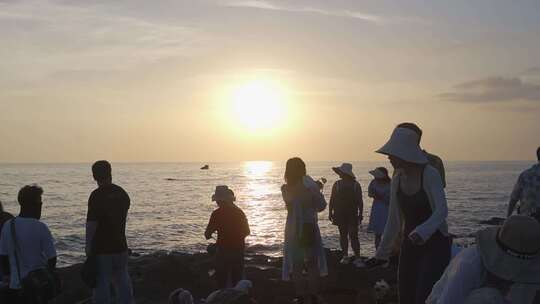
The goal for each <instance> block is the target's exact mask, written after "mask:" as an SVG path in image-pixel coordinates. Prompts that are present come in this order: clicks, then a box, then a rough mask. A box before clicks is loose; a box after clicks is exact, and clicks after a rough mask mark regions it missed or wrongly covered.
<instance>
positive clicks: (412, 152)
mask: <svg viewBox="0 0 540 304" xmlns="http://www.w3.org/2000/svg"><path fill="white" fill-rule="evenodd" d="M418 140H419V137H418V134H416V132H414V131H413V130H410V129H406V128H395V129H394V131H393V132H392V136H390V139H389V140H388V142H387V143H386V144H385V145H384V146H382V147H381V148H380V149H379V150H377V151H375V152H377V153H381V154H385V155H391V156H395V157H398V158H400V159H402V160H404V161H407V162H410V163H415V164H427V163H428V159H427V157H426V154H425V153H424V152H423V151H422V149H420V146H419V145H418Z"/></svg>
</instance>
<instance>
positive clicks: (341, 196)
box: [328, 163, 364, 267]
mask: <svg viewBox="0 0 540 304" xmlns="http://www.w3.org/2000/svg"><path fill="white" fill-rule="evenodd" d="M332 169H333V170H334V172H336V174H337V175H339V177H340V180H338V181H336V182H335V183H334V185H333V187H332V194H331V195H330V204H329V205H328V216H329V219H330V221H331V222H332V223H333V224H334V225H336V226H338V229H339V243H340V246H341V252H342V254H343V257H342V259H341V263H342V264H348V263H349V239H350V240H351V247H352V249H353V252H354V259H353V263H354V264H355V266H357V267H363V266H364V263H363V262H362V260H361V259H360V241H359V240H358V226H359V225H360V224H361V223H362V220H363V210H364V201H363V199H362V187H361V186H360V184H359V183H358V182H357V181H356V176H355V175H354V173H353V171H352V165H351V164H349V163H344V164H342V165H341V166H340V167H334V168H332Z"/></svg>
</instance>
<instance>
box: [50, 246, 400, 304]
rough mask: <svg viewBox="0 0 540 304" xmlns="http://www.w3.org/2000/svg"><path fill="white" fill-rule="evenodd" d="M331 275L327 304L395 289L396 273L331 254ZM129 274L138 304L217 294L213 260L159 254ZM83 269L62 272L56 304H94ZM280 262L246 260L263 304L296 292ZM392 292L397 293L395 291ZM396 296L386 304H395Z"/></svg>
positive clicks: (364, 299) (137, 260)
mask: <svg viewBox="0 0 540 304" xmlns="http://www.w3.org/2000/svg"><path fill="white" fill-rule="evenodd" d="M327 253H328V264H329V265H328V266H329V275H328V276H327V277H325V278H324V279H323V280H322V292H321V296H322V298H323V299H324V300H325V301H326V302H327V303H328V304H345V303H358V304H360V303H362V304H364V303H365V304H370V303H376V302H375V299H374V295H373V285H374V284H375V282H376V281H378V280H380V279H384V280H386V281H387V282H389V283H391V285H393V284H392V283H395V281H396V272H395V268H393V267H391V266H390V267H387V268H383V267H378V268H375V269H369V270H367V269H356V268H354V266H353V265H340V264H339V255H338V253H337V252H334V251H328V252H327ZM129 268H130V274H131V278H132V280H133V287H134V290H135V298H136V301H137V303H138V304H146V303H148V304H149V303H157V304H161V303H167V300H168V295H169V294H170V292H171V291H173V290H174V289H176V288H180V287H181V288H184V289H187V290H190V291H191V292H192V294H193V296H194V298H196V299H201V298H205V297H206V296H208V294H210V293H211V292H212V291H213V290H215V289H216V284H215V282H214V279H213V278H212V277H211V276H212V275H213V272H214V271H213V260H212V258H211V257H210V256H209V255H208V254H205V253H204V254H203V253H199V254H184V253H174V252H173V253H166V252H157V253H154V254H151V255H145V256H140V257H132V258H131V259H130V266H129ZM80 269H81V265H80V264H76V265H72V266H69V267H65V268H62V269H60V270H59V272H60V274H61V276H62V279H63V281H64V289H63V290H64V291H63V293H62V295H61V296H59V297H58V298H57V299H56V300H55V301H54V303H55V304H63V303H65V304H73V303H78V304H83V303H90V302H89V297H90V290H89V289H88V288H87V287H86V286H85V285H84V284H83V283H82V281H81V279H80V277H79V272H80ZM280 270H281V259H280V258H273V257H268V256H264V255H258V254H256V253H254V252H249V251H248V253H247V255H246V278H247V279H249V280H251V281H252V282H253V289H252V290H251V294H252V296H253V297H254V298H255V299H256V300H257V302H258V303H260V304H281V303H283V304H285V303H290V302H291V299H292V298H293V296H294V290H293V287H292V284H291V283H290V282H283V281H282V280H281V272H280ZM392 289H393V288H392ZM392 289H391V290H392ZM393 302H397V301H395V292H392V291H391V292H390V294H389V295H388V296H387V298H386V299H385V300H384V301H381V302H378V303H393Z"/></svg>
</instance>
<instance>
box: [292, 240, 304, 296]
mask: <svg viewBox="0 0 540 304" xmlns="http://www.w3.org/2000/svg"><path fill="white" fill-rule="evenodd" d="M304 257H305V252H304V251H303V250H302V249H301V248H298V247H296V248H295V249H294V250H293V269H292V273H291V278H292V281H293V283H294V290H295V294H296V297H300V298H303V297H304V296H305V295H306V290H307V281H306V279H305V278H304V275H303V273H302V272H303V270H304Z"/></svg>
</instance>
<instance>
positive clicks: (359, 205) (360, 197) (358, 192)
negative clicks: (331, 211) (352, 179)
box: [356, 182, 364, 222]
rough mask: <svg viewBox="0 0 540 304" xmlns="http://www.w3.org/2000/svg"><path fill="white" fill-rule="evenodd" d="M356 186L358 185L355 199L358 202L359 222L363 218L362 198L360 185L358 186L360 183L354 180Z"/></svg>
mask: <svg viewBox="0 0 540 304" xmlns="http://www.w3.org/2000/svg"><path fill="white" fill-rule="evenodd" d="M356 186H357V187H358V188H357V189H358V190H357V191H356V201H357V204H358V218H359V219H360V222H362V220H363V219H364V198H363V197H362V186H360V183H358V182H356Z"/></svg>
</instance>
